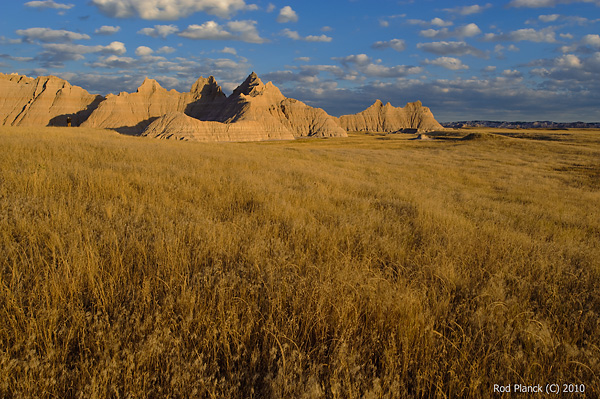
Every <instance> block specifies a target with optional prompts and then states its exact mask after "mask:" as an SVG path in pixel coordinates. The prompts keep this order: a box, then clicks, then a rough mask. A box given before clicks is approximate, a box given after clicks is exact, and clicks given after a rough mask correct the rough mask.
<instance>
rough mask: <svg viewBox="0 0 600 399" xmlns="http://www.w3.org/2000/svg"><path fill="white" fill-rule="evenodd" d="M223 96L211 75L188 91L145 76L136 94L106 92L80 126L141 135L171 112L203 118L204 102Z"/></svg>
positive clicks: (221, 98)
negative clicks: (173, 87)
mask: <svg viewBox="0 0 600 399" xmlns="http://www.w3.org/2000/svg"><path fill="white" fill-rule="evenodd" d="M224 99H225V94H223V91H222V90H221V87H220V86H218V85H217V82H216V81H215V78H213V77H212V76H210V77H209V78H208V79H205V78H203V77H200V79H198V80H197V81H196V83H194V85H193V86H192V89H191V90H190V92H188V93H179V92H177V91H175V90H171V91H167V90H166V89H164V88H163V87H161V85H160V84H158V82H157V81H156V80H154V79H148V78H146V80H144V82H143V83H142V85H141V86H140V87H139V88H138V89H137V91H136V92H135V93H120V94H118V95H116V96H115V95H112V94H109V95H108V96H107V97H106V100H105V101H103V102H102V103H101V104H100V106H99V107H98V109H97V110H96V111H94V113H93V114H92V115H91V116H90V117H89V119H88V120H87V121H85V122H84V123H83V125H82V126H84V127H99V128H105V129H114V130H117V131H119V132H121V133H126V134H140V133H142V132H143V131H144V129H145V128H146V127H147V126H148V125H149V124H150V123H152V122H153V121H154V120H155V119H157V118H159V117H161V116H163V115H165V114H169V113H172V112H182V113H183V112H185V113H187V114H189V115H192V116H194V117H197V118H202V117H203V116H204V115H203V110H204V108H205V107H204V106H205V105H208V104H214V103H218V102H219V101H220V100H224Z"/></svg>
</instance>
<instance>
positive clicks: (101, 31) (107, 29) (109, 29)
mask: <svg viewBox="0 0 600 399" xmlns="http://www.w3.org/2000/svg"><path fill="white" fill-rule="evenodd" d="M120 30H121V27H120V26H108V25H104V26H101V27H100V28H98V29H96V31H95V32H94V33H95V34H97V35H114V34H115V33H117V32H118V31H120Z"/></svg>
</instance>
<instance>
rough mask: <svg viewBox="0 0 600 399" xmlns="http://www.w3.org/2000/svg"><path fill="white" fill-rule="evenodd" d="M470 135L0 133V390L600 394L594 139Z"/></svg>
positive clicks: (598, 181)
mask: <svg viewBox="0 0 600 399" xmlns="http://www.w3.org/2000/svg"><path fill="white" fill-rule="evenodd" d="M472 132H481V130H467V131H460V132H454V133H453V134H444V135H442V136H439V137H440V139H439V140H433V141H410V140H408V138H410V137H412V136H410V135H400V134H399V135H377V134H373V135H366V134H363V135H351V136H350V137H348V138H340V139H320V140H310V139H307V140H298V141H294V142H265V143H222V144H200V143H189V142H175V141H159V140H152V139H146V138H137V137H128V136H121V135H118V134H116V133H114V132H110V131H103V130H84V129H75V128H74V129H68V128H40V129H31V128H0V397H1V398H188V397H189V398H366V399H370V398H487V397H489V398H509V397H515V395H514V393H512V394H500V393H494V384H498V385H502V386H506V385H508V384H511V388H513V389H514V385H512V384H525V385H537V384H542V385H544V386H545V384H549V383H557V384H560V389H562V388H563V384H577V389H581V385H583V386H584V387H585V394H579V395H577V394H566V393H564V394H559V395H552V397H561V398H562V397H564V398H567V397H568V398H574V397H575V398H576V397H588V398H594V397H598V396H599V395H600V347H599V346H600V132H599V131H587V132H586V131H525V130H521V131H519V130H515V131H491V132H492V133H503V134H505V135H504V136H499V135H490V134H486V132H483V133H484V134H479V135H474V136H473V138H474V139H473V140H456V139H452V138H449V137H460V136H464V135H466V134H468V133H472ZM489 132H490V131H487V133H489ZM509 136H512V137H509ZM443 137H445V139H442V138H443ZM513 392H514V391H513ZM519 397H546V395H523V396H519Z"/></svg>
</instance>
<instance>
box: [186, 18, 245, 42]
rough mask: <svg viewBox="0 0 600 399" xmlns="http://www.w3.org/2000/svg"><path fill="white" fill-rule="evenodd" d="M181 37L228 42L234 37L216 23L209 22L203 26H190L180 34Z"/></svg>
mask: <svg viewBox="0 0 600 399" xmlns="http://www.w3.org/2000/svg"><path fill="white" fill-rule="evenodd" d="M179 36H181V37H187V38H188V39H196V40H228V39H233V38H234V36H233V34H232V33H231V32H228V31H227V30H225V28H223V27H222V26H221V25H219V24H218V23H216V22H215V21H208V22H205V23H203V24H202V25H190V26H188V27H187V29H186V30H184V31H183V32H181V33H180V34H179Z"/></svg>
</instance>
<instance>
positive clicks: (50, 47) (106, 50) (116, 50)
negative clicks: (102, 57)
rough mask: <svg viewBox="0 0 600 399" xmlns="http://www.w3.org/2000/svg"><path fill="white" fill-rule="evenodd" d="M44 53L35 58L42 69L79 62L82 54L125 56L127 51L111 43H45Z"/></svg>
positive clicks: (119, 45) (119, 43) (122, 45)
mask: <svg viewBox="0 0 600 399" xmlns="http://www.w3.org/2000/svg"><path fill="white" fill-rule="evenodd" d="M42 47H43V48H44V52H42V53H41V54H40V55H38V56H37V57H36V59H37V60H39V61H41V62H42V65H43V66H44V67H51V68H59V67H62V66H63V63H64V62H65V61H81V60H84V59H85V56H84V54H92V53H96V54H113V55H122V54H125V52H126V51H127V49H126V48H125V44H123V43H121V42H112V43H110V44H109V45H108V46H101V45H98V46H84V45H82V44H73V43H45V44H43V45H42Z"/></svg>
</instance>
